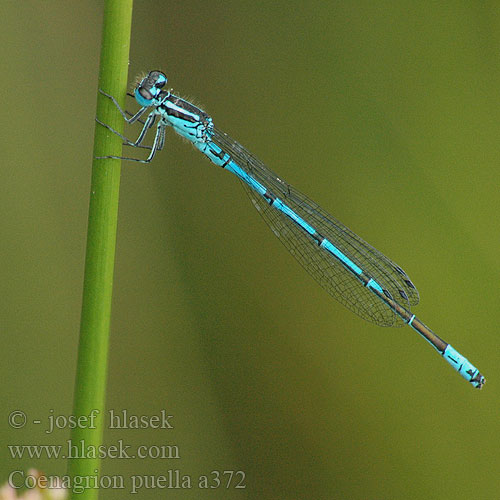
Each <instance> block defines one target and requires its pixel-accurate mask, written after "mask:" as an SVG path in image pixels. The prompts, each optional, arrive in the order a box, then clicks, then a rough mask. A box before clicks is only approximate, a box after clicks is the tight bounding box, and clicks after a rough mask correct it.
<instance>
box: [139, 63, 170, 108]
mask: <svg viewBox="0 0 500 500" xmlns="http://www.w3.org/2000/svg"><path fill="white" fill-rule="evenodd" d="M166 83H167V77H166V76H165V74H164V73H162V72H161V71H150V72H149V73H148V74H147V75H146V76H145V77H144V78H143V79H142V80H141V81H140V82H139V84H138V85H137V87H136V89H135V98H136V100H137V102H138V103H139V104H140V105H141V106H145V107H147V106H151V105H152V104H153V100H154V99H157V98H158V96H159V95H160V93H161V89H162V88H163V87H164V86H165V84H166Z"/></svg>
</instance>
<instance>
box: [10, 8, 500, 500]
mask: <svg viewBox="0 0 500 500" xmlns="http://www.w3.org/2000/svg"><path fill="white" fill-rule="evenodd" d="M0 12H1V15H2V19H3V23H2V30H1V33H0V40H1V42H2V47H3V51H2V57H1V66H2V74H3V75H4V77H3V81H4V84H3V85H4V90H3V103H4V104H3V110H2V113H3V120H2V133H1V136H2V162H1V165H2V168H1V169H0V175H1V179H0V185H1V192H2V196H0V212H1V214H2V217H1V222H0V224H1V235H2V243H1V245H0V260H1V266H2V279H1V281H0V287H1V291H2V293H1V295H2V304H1V306H0V308H1V318H0V321H1V325H0V326H1V331H2V339H3V342H2V344H3V358H4V361H3V362H2V363H1V366H0V376H1V380H2V388H3V391H2V395H3V397H2V399H3V404H2V406H3V409H4V416H3V417H2V418H3V422H4V424H3V425H2V428H1V436H0V438H1V446H2V456H3V457H4V459H2V461H1V466H0V477H1V478H2V482H3V481H5V480H6V478H7V476H8V474H9V472H10V471H12V470H18V469H26V468H28V467H30V466H35V467H37V468H39V469H42V470H43V471H44V472H45V473H47V474H50V475H53V474H59V475H62V474H64V473H65V471H66V462H65V461H64V460H55V459H48V458H45V459H39V460H35V459H29V458H24V459H15V458H12V457H11V456H10V453H9V451H8V449H7V445H8V444H10V445H12V444H32V445H38V444H64V443H65V442H66V440H67V439H68V438H69V431H68V430H66V429H64V430H56V431H54V432H53V433H47V432H45V430H46V421H47V418H48V417H49V416H50V415H59V414H62V415H68V414H70V413H71V410H72V398H73V384H74V374H75V362H76V351H77V344H78V330H79V314H80V305H81V290H82V277H83V263H84V251H85V238H86V223H87V219H86V218H87V209H88V198H89V185H90V168H91V159H92V158H91V157H92V139H93V131H94V116H95V101H96V89H97V71H98V64H99V60H98V57H99V43H100V35H101V19H102V2H100V1H87V2H75V1H70V2H66V1H64V2H63V1H52V2H34V1H26V2H10V1H7V2H2V6H1V7H0ZM499 50H500V7H499V6H498V3H497V2H492V1H468V2H448V3H445V2H441V3H440V2H411V1H395V0H392V1H385V2H370V1H360V2H284V1H278V2H256V1H249V0H248V1H244V0H237V1H233V2H206V1H205V2H203V1H199V0H194V1H191V2H159V1H156V2H153V1H136V4H135V10H134V19H133V29H132V43H131V54H130V68H129V69H130V81H131V82H132V81H133V80H134V78H135V76H136V74H138V73H140V72H142V71H147V70H150V69H162V70H164V71H165V72H166V73H167V75H168V76H169V85H171V86H172V87H173V88H174V90H175V91H176V92H177V93H179V94H180V95H182V96H185V97H188V98H193V96H194V100H195V102H196V103H197V104H198V105H200V106H201V107H203V109H205V110H206V111H207V112H208V113H210V114H211V115H212V116H213V117H214V120H215V122H216V123H217V125H218V126H219V127H220V128H221V129H222V130H225V131H227V132H228V133H229V134H230V135H231V136H233V137H234V138H235V139H237V140H239V141H240V142H241V143H242V144H243V145H244V146H246V147H247V148H248V149H249V150H250V151H252V152H253V153H254V154H255V155H257V157H258V158H260V159H262V160H263V161H265V162H266V163H267V164H268V165H269V166H270V167H271V168H272V169H273V170H274V171H276V172H278V173H279V174H280V175H281V176H283V178H284V179H286V180H287V181H289V182H290V183H292V184H293V185H294V186H296V187H298V188H299V189H300V190H301V191H303V192H305V193H306V194H308V195H309V196H310V197H311V198H313V199H314V200H315V201H317V202H319V203H320V204H321V205H322V206H323V207H324V208H325V209H327V210H328V211H329V212H331V213H332V214H334V215H335V216H336V217H338V218H339V219H340V220H341V221H343V222H344V223H345V224H346V225H347V226H348V227H350V228H352V229H353V230H354V231H355V232H357V233H358V234H360V235H361V236H362V237H363V238H364V239H366V240H367V241H368V242H370V243H371V244H373V245H374V246H375V247H376V248H378V249H380V250H381V251H383V252H384V253H385V254H387V255H388V256H389V257H391V258H392V259H394V260H395V261H396V262H398V263H399V264H400V265H401V266H402V267H403V268H404V269H405V270H406V272H407V273H408V274H409V275H410V276H411V277H412V279H413V281H414V282H415V283H416V285H417V286H418V288H419V291H420V294H421V305H420V306H419V307H418V308H417V309H416V311H415V312H416V313H417V314H418V316H419V317H421V318H422V319H423V321H424V322H426V323H427V324H428V325H429V326H430V327H431V328H432V329H433V330H435V331H436V332H437V333H438V334H439V335H441V336H442V337H443V338H444V339H445V340H447V341H448V342H450V343H451V344H452V345H453V346H455V347H456V348H457V349H458V350H459V351H460V352H462V353H463V354H464V355H466V356H467V357H468V358H469V359H470V360H471V361H472V362H473V363H475V364H476V365H477V366H478V367H479V368H480V369H481V371H482V372H483V373H484V374H485V376H486V378H487V380H488V382H487V384H486V386H485V388H484V389H483V391H481V392H479V391H476V390H474V389H473V388H472V387H471V386H469V385H468V384H467V383H466V382H465V381H464V380H462V379H461V378H460V377H459V376H457V375H456V374H455V373H454V372H453V370H452V369H450V368H449V367H448V366H447V365H446V363H445V362H443V361H442V360H440V359H438V357H437V356H436V354H435V353H433V351H432V349H431V348H430V347H429V346H428V345H426V343H425V342H424V341H423V340H422V339H420V338H419V337H418V336H417V335H416V334H415V333H414V332H413V331H412V330H411V329H409V328H403V329H383V328H379V327H377V326H375V325H372V324H370V323H367V322H364V321H362V320H361V319H360V318H358V317H357V316H356V315H354V314H352V313H351V312H349V311H348V310H347V309H345V308H343V307H342V306H341V305H340V304H338V303H337V302H336V301H334V300H333V299H331V297H330V296H329V295H328V294H326V293H325V292H324V291H323V289H321V287H319V286H318V285H317V284H316V282H314V281H313V280H312V279H311V278H310V277H309V276H308V275H307V274H306V273H304V271H303V270H302V268H301V267H300V266H299V265H298V264H296V262H295V261H294V259H293V258H292V257H291V256H290V255H289V254H288V253H287V252H286V251H285V249H284V248H283V247H282V245H281V244H280V242H279V241H278V240H277V239H276V238H274V236H273V235H272V233H271V232H270V231H269V229H268V228H267V226H266V225H265V224H264V223H263V222H262V221H261V220H260V217H259V216H258V214H257V213H256V211H255V210H254V209H253V208H252V206H251V204H250V203H249V201H248V199H247V197H246V195H245V193H244V192H243V190H242V189H241V187H240V186H238V182H237V181H236V180H235V179H234V178H232V176H230V175H229V174H227V173H225V172H223V171H222V170H221V169H218V168H215V167H214V166H213V165H212V164H210V163H209V162H208V160H206V159H205V158H204V157H203V156H202V155H201V154H200V153H199V152H198V151H196V150H195V149H194V148H192V147H191V146H189V145H188V144H185V143H183V141H181V140H179V138H178V137H174V136H173V134H172V133H171V134H169V136H168V138H167V144H166V147H165V151H163V152H162V154H160V155H159V156H158V157H157V159H156V160H155V161H154V163H153V164H152V165H150V166H143V165H134V164H124V167H123V175H122V185H121V203H120V219H119V228H118V246H117V260H116V269H115V276H116V279H115V290H114V299H113V322H112V332H111V351H110V359H109V386H108V407H109V408H112V409H115V410H117V411H120V410H122V409H126V410H127V411H128V412H129V414H132V415H154V414H158V413H159V412H160V410H161V409H165V410H166V412H167V413H168V414H171V415H173V416H174V417H173V420H172V423H173V424H174V429H171V430H155V429H146V430H144V429H143V430H133V429H129V430H107V431H106V434H105V441H106V443H107V444H108V445H112V444H116V443H117V442H118V441H119V440H122V441H123V442H124V444H130V445H132V446H138V445H141V444H146V445H158V446H159V445H164V444H170V445H176V446H178V449H179V453H180V459H178V460H172V459H170V460H153V459H151V460H139V459H137V460H117V459H115V460H112V459H109V460H105V461H104V462H103V463H102V473H103V474H108V475H112V474H116V475H122V476H124V477H125V479H126V481H127V483H126V486H127V488H128V486H129V485H130V483H129V480H128V478H129V477H130V476H132V475H144V474H147V475H154V476H159V475H161V474H166V472H167V471H168V470H175V469H177V470H179V471H180V472H181V474H189V475H190V476H191V477H193V478H195V477H197V476H198V475H200V474H210V472H211V471H214V470H219V471H223V470H233V471H244V472H245V474H246V480H245V483H246V489H240V490H238V489H234V488H233V487H231V488H229V489H225V488H223V487H221V488H218V489H212V490H209V491H207V490H200V489H198V488H196V487H193V488H192V489H191V490H172V489H171V490H160V489H148V490H146V489H143V490H142V491H140V492H139V493H138V494H137V495H136V498H140V499H150V498H151V499H152V498H159V497H160V498H166V497H167V496H168V497H172V498H182V499H184V498H186V499H188V498H189V499H197V498H205V497H207V498H230V499H233V498H235V499H237V498H251V499H257V498H258V499H278V498H279V499H299V498H300V499H309V498H311V499H345V498H349V499H368V498H369V499H375V498H376V499H387V498H390V499H392V498H394V499H396V498H411V499H420V498H422V499H424V498H425V499H429V498H438V499H447V498H453V499H457V498H460V499H461V498H464V499H465V498H471V497H474V498H479V499H482V498H484V499H491V498H498V491H499V488H500V473H499V468H500V452H499V450H500V446H499V444H500V443H499V441H500V419H499V413H498V412H499V396H500V391H499V385H498V380H499V377H500V369H499V363H498V360H497V354H498V346H499V341H498V339H499V336H498V324H497V323H498V321H497V312H498V309H499V306H498V304H499V299H500V291H499V282H500V267H499V264H498V256H497V254H498V249H499V243H500V230H499V225H500V223H499V209H500V203H499V198H500V191H499V186H500V173H499V169H498V159H499V143H500V141H499V137H500V116H499V111H498V96H499V88H500V71H499V63H500V59H499V55H500V52H499ZM129 108H130V109H137V107H136V105H135V104H134V103H133V102H129ZM129 132H130V133H129V135H130V136H131V137H132V136H134V134H135V133H136V132H135V129H133V130H131V131H129ZM14 410H22V411H24V412H25V413H26V414H27V416H28V419H29V420H30V421H33V420H34V419H40V420H42V424H41V425H34V424H29V425H28V426H27V427H26V428H24V429H14V428H12V427H10V426H9V425H8V424H7V416H8V414H9V413H10V412H12V411H14ZM195 483H196V481H195ZM233 485H234V483H233ZM233 485H232V486H233ZM124 496H128V490H125V491H120V490H111V489H107V490H102V491H101V497H102V498H109V499H119V498H123V497H124Z"/></svg>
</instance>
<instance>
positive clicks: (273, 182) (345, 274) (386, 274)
mask: <svg viewBox="0 0 500 500" xmlns="http://www.w3.org/2000/svg"><path fill="white" fill-rule="evenodd" d="M212 140H213V141H214V142H215V143H216V144H217V145H218V146H219V147H221V148H222V149H223V150H224V151H225V152H226V153H229V154H230V155H231V157H232V158H233V159H234V161H235V162H236V163H237V164H238V165H239V166H240V167H241V168H242V169H244V170H245V171H246V172H248V173H249V174H250V175H252V177H254V178H255V179H256V180H258V181H259V182H260V183H261V184H262V185H263V186H265V187H266V188H267V189H268V190H269V191H271V193H272V194H273V195H274V196H276V197H278V198H280V199H281V200H282V201H283V202H284V203H286V204H287V205H288V206H289V207H290V208H291V209H292V210H293V211H294V212H295V213H297V214H298V215H299V216H300V217H302V218H303V219H304V220H305V221H306V222H307V223H308V224H310V225H311V226H313V227H314V228H315V229H316V230H317V231H318V232H319V233H320V234H321V235H322V236H324V237H325V238H327V239H328V240H329V241H330V242H332V243H333V244H334V245H335V246H336V247H337V248H338V249H339V250H340V251H341V252H343V253H344V254H345V255H346V256H347V257H349V259H351V260H352V261H353V262H354V263H355V264H356V265H358V266H359V267H360V268H361V269H362V270H363V271H364V272H365V273H366V274H367V275H369V276H370V277H371V278H373V279H374V280H375V281H376V282H377V283H378V284H379V285H380V286H381V287H382V288H383V289H384V291H385V292H386V293H389V294H390V295H391V297H392V298H393V299H394V300H395V301H396V302H398V303H399V304H400V305H402V306H403V307H405V308H406V309H408V310H410V308H411V306H414V305H416V304H418V300H419V296H418V291H417V289H416V288H415V286H414V285H413V283H412V282H411V280H410V278H409V277H408V275H407V274H406V273H405V272H404V271H403V270H402V269H401V267H399V266H398V265H397V264H395V263H394V262H393V261H391V260H390V259H388V258H387V257H386V256H385V255H383V254H382V253H380V252H379V251H378V250H376V249H375V248H373V247H372V246H371V245H369V244H368V243H366V242H365V241H364V240H362V239H361V238H360V237H359V236H357V235H356V234H355V233H354V232H352V231H351V230H350V229H348V228H347V227H346V226H344V225H343V224H342V223H341V222H340V221H338V220H337V219H335V218H334V217H332V216H331V215H329V214H328V213H327V212H325V211H324V210H323V209H322V208H321V207H320V206H318V205H317V204H316V203H315V202H313V201H312V200H310V199H309V198H307V196H305V195H303V194H302V193H300V192H299V191H297V190H296V189H295V188H294V187H292V186H290V185H289V184H287V183H286V182H284V181H282V180H281V179H280V178H279V177H278V176H277V175H276V174H274V173H273V172H271V171H270V170H269V169H268V168H267V167H266V166H265V165H264V164H263V163H262V162H261V161H259V160H258V159H257V158H255V157H254V156H252V155H251V154H250V153H249V152H248V151H247V150H246V149H245V148H244V147H243V146H241V144H239V143H237V142H236V141H234V140H233V139H231V138H230V137H228V136H227V135H226V134H225V133H223V132H221V131H219V130H217V129H214V131H213V137H212ZM242 184H243V186H244V188H245V190H246V192H247V194H248V196H249V197H250V199H251V200H252V202H253V204H254V206H255V208H256V209H257V210H258V211H259V213H260V214H261V215H262V217H263V219H264V220H265V221H266V223H267V224H268V225H269V227H270V228H271V230H272V231H273V233H274V234H275V235H276V236H277V237H278V238H279V239H280V240H281V242H282V243H283V244H284V245H285V247H286V248H287V249H288V251H289V252H290V253H291V254H292V255H293V256H294V257H295V258H296V259H297V260H298V261H299V262H300V264H301V265H302V266H303V267H304V268H305V269H306V271H307V272H308V273H309V274H310V275H311V276H312V277H313V278H314V279H316V281H318V283H319V284H320V285H321V286H322V287H323V288H324V289H325V290H327V291H328V293H330V294H331V295H332V296H333V297H335V298H336V299H337V300H338V301H339V302H341V303H342V304H344V305H345V306H346V307H347V308H348V309H350V310H351V311H353V312H354V313H356V314H358V315H359V316H361V317H362V318H363V319H365V320H367V321H371V322H373V323H376V324H377V325H380V326H402V325H404V324H405V323H404V321H403V320H402V319H401V318H400V317H399V316H398V315H396V314H395V313H394V311H393V310H392V309H390V308H389V307H388V306H387V305H386V304H385V303H384V302H382V301H381V300H380V299H379V298H377V297H376V295H374V294H373V293H372V292H370V290H369V289H367V288H366V287H364V286H363V285H362V283H361V282H360V281H359V279H358V278H356V277H355V275H354V274H352V273H351V272H349V271H348V270H347V269H346V268H345V267H344V266H343V265H342V264H341V263H340V262H339V261H338V260H337V259H335V258H334V257H333V256H332V255H331V254H329V253H328V252H326V251H323V250H322V249H320V248H319V247H318V245H317V243H316V241H314V240H313V239H312V238H310V237H309V236H307V234H306V233H305V232H304V231H303V230H301V229H300V228H299V227H298V226H297V224H295V223H294V222H292V220H291V219H290V218H288V217H287V216H285V215H284V214H283V213H282V212H281V211H279V210H276V209H275V208H273V207H272V206H270V205H269V204H268V203H267V202H266V201H265V200H264V199H263V198H262V197H261V196H259V195H258V194H257V193H256V192H255V191H253V190H252V189H251V188H250V187H249V186H248V185H247V184H245V183H243V182H242Z"/></svg>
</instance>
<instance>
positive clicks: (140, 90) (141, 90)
mask: <svg viewBox="0 0 500 500" xmlns="http://www.w3.org/2000/svg"><path fill="white" fill-rule="evenodd" d="M137 92H138V93H139V95H140V96H141V97H142V98H143V99H144V100H145V101H151V99H153V96H152V95H151V92H149V90H147V89H145V88H144V87H139V88H138V89H137Z"/></svg>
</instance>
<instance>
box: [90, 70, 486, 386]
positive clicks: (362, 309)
mask: <svg viewBox="0 0 500 500" xmlns="http://www.w3.org/2000/svg"><path fill="white" fill-rule="evenodd" d="M166 83H167V77H166V76H165V74H164V73H162V72H160V71H151V72H150V73H148V74H147V76H146V77H144V78H143V79H142V80H141V81H140V82H139V84H138V85H137V86H136V89H135V93H134V96H135V99H136V100H137V102H138V103H139V105H140V106H141V109H139V111H137V113H135V114H134V115H133V116H131V117H128V116H127V114H126V113H125V112H124V111H123V110H122V109H121V107H120V106H119V105H118V103H117V101H116V100H115V98H114V97H113V96H111V95H109V94H106V93H105V92H103V91H102V90H101V93H102V94H103V95H105V96H106V97H108V98H109V99H111V100H112V101H113V103H114V104H115V105H116V107H117V108H118V110H119V111H120V113H121V114H122V116H123V118H124V119H125V121H126V122H127V123H134V122H136V121H140V118H141V116H142V115H144V113H145V112H146V111H148V110H149V114H148V115H147V118H146V120H145V122H141V123H143V127H142V130H141V132H140V134H139V137H138V138H137V140H136V141H134V142H132V141H130V140H129V139H127V138H126V137H125V136H123V135H122V134H120V133H119V132H117V131H116V130H114V129H113V128H111V127H110V126H108V125H106V124H104V123H102V122H101V121H99V120H97V121H98V122H99V123H100V124H101V125H103V126H104V127H106V128H107V129H109V130H110V131H111V132H113V133H115V134H117V135H119V136H120V137H121V138H122V139H123V141H124V143H125V144H126V145H129V146H133V147H146V148H149V147H148V146H143V145H142V142H143V140H144V138H145V136H146V133H147V132H148V130H149V129H150V128H151V127H152V126H153V124H154V123H155V121H156V120H157V119H158V124H157V126H156V135H155V138H154V141H153V145H152V146H151V148H150V149H151V151H150V153H149V156H148V157H147V158H146V159H138V158H127V157H121V156H105V157H101V158H116V159H121V160H129V161H138V162H142V163H149V162H150V161H151V160H152V159H153V158H154V156H155V154H156V152H157V151H160V150H161V149H163V146H164V145H165V132H166V129H167V127H169V126H170V127H172V128H173V130H174V131H175V132H177V133H178V134H179V135H181V136H182V137H184V138H186V139H187V140H189V141H190V142H191V143H192V144H193V145H194V146H195V147H196V148H198V149H199V150H200V151H201V152H202V153H203V154H204V155H205V156H207V157H208V158H209V159H210V160H211V161H212V162H213V163H215V165H218V166H219V167H222V168H223V169H225V170H227V171H229V172H231V173H233V174H235V175H236V176H237V177H238V178H239V179H240V180H241V181H242V183H243V186H244V187H245V190H246V191H247V193H248V195H249V197H250V199H251V200H252V202H253V204H254V205H255V207H256V208H257V210H258V211H259V212H260V214H261V215H262V217H263V218H264V220H265V221H266V222H267V224H268V225H269V227H270V228H271V229H272V231H273V233H274V234H275V235H276V236H277V237H278V238H279V239H280V240H281V241H282V242H283V244H284V245H285V247H286V248H287V249H288V250H289V252H290V253H291V254H292V255H293V256H294V257H295V258H296V259H297V260H298V261H299V262H300V263H301V264H302V266H303V267H304V268H305V269H306V270H307V271H308V272H309V274H311V276H313V277H314V278H315V279H316V280H317V281H318V282H319V283H320V285H321V286H322V287H323V288H325V289H326V290H327V291H328V292H329V293H330V294H331V295H332V296H333V297H335V298H336V299H337V300H339V301H340V302H341V303H342V304H344V305H345V306H346V307H347V308H349V309H350V310H351V311H353V312H355V313H356V314H358V315H359V316H361V317H362V318H364V319H365V320H368V321H371V322H373V323H375V324H377V325H380V326H401V325H405V324H407V325H410V326H411V327H412V328H413V329H414V330H415V331H416V332H417V333H419V334H420V335H421V336H422V337H423V338H424V339H425V340H427V341H428V342H429V343H430V344H431V345H432V346H433V347H434V348H435V349H436V351H437V352H438V353H439V354H440V355H441V356H443V358H444V359H445V360H446V361H447V362H448V363H449V364H450V365H451V366H452V367H453V368H454V369H455V370H456V371H457V372H458V373H460V375H462V377H464V378H465V379H466V380H468V381H469V382H470V383H471V384H472V385H473V386H474V387H476V388H478V389H480V388H481V387H482V386H483V384H484V383H485V379H484V377H483V376H482V375H481V373H479V370H477V368H475V367H474V366H473V365H472V364H471V363H470V362H469V361H468V360H467V359H466V358H465V357H464V356H462V355H461V354H459V353H458V352H457V351H456V350H455V349H454V348H453V347H452V346H451V345H449V344H447V343H446V342H444V341H443V340H442V339H441V338H439V337H438V336H437V335H436V334H435V333H434V332H433V331H432V330H431V329H430V328H428V327H427V326H426V325H424V323H422V321H420V320H419V319H418V318H417V317H416V316H415V315H414V314H412V313H411V312H410V310H411V307H412V306H414V305H416V304H418V301H419V296H418V292H417V289H416V288H415V286H414V285H413V283H412V282H411V280H410V278H409V277H408V275H407V274H406V273H405V272H404V271H403V269H401V267H399V266H398V265H397V264H395V263H394V262H392V261H391V260H390V259H388V258H387V257H386V256H385V255H383V254H382V253H380V252H379V251H377V250H376V249H375V248H373V247H372V246H370V245H369V244H368V243H366V242H365V241H363V240H362V239H361V238H360V237H359V236H357V235H356V234H355V233H353V232H352V231H351V230H350V229H348V228H347V227H346V226H344V225H343V224H342V223H341V222H339V221H338V220H336V219H335V218H334V217H332V216H331V215H329V214H328V213H327V212H325V211H324V210H323V209H322V208H321V207H319V206H318V205H317V204H316V203H314V202H313V201H312V200H310V199H309V198H307V197H306V196H304V195H303V194H302V193H300V192H299V191H297V190H296V189H295V188H293V187H292V186H290V184H287V183H286V182H284V181H283V180H282V179H281V178H279V177H278V176H277V175H276V174H274V173H273V172H271V170H269V169H268V168H267V167H266V166H265V165H264V164H263V163H262V162H261V161H259V160H258V159H257V158H255V156H253V155H252V154H251V153H249V152H248V151H247V150H246V149H245V148H244V147H243V146H241V145H240V144H239V143H238V142H236V141H234V140H233V139H231V138H230V137H229V136H228V135H226V134H225V133H224V132H221V131H220V130H219V129H218V128H217V127H216V126H215V125H214V124H213V120H212V118H211V117H210V116H209V115H207V114H206V113H205V112H204V111H202V110H201V109H199V108H198V107H196V106H194V105H193V104H191V103H190V102H188V101H186V100H184V99H181V98H180V97H178V96H176V95H174V94H172V93H171V92H170V91H167V90H163V87H164V86H165V84H166Z"/></svg>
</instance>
